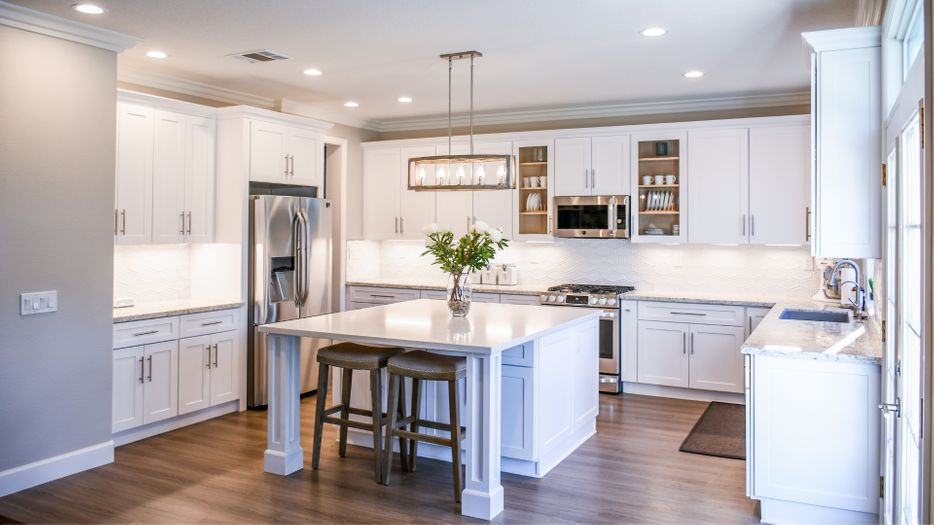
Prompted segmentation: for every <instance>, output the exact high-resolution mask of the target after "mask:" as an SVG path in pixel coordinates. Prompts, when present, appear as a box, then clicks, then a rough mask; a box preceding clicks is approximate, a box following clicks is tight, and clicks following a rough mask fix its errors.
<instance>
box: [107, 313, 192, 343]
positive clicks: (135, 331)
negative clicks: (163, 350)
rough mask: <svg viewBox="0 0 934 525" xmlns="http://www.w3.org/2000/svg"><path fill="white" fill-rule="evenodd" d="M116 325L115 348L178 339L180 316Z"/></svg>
mask: <svg viewBox="0 0 934 525" xmlns="http://www.w3.org/2000/svg"><path fill="white" fill-rule="evenodd" d="M113 326H114V334H113V340H114V348H125V347H128V346H137V345H147V344H150V343H159V342H162V341H171V340H172V339H178V317H161V318H159V319H146V320H145V321H131V322H129V323H117V324H115V325H113Z"/></svg>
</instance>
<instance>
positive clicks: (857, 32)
mask: <svg viewBox="0 0 934 525" xmlns="http://www.w3.org/2000/svg"><path fill="white" fill-rule="evenodd" d="M801 38H802V39H804V42H805V43H807V45H809V46H811V49H813V50H814V52H815V53H819V52H821V51H834V50H839V49H857V48H861V47H879V46H880V45H882V29H881V28H880V27H879V26H865V27H848V28H845V29H831V30H828V31H809V32H807V33H801Z"/></svg>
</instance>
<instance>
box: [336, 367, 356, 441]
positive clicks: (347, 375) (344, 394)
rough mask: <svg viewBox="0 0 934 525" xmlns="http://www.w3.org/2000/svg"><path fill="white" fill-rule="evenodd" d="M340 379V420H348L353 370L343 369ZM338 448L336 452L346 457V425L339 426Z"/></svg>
mask: <svg viewBox="0 0 934 525" xmlns="http://www.w3.org/2000/svg"><path fill="white" fill-rule="evenodd" d="M343 372H344V374H343V377H342V378H341V419H349V418H350V386H351V385H352V384H353V370H351V369H349V368H344V369H343ZM340 427H341V431H340V447H339V448H338V452H339V453H340V456H341V457H344V456H345V455H347V425H340Z"/></svg>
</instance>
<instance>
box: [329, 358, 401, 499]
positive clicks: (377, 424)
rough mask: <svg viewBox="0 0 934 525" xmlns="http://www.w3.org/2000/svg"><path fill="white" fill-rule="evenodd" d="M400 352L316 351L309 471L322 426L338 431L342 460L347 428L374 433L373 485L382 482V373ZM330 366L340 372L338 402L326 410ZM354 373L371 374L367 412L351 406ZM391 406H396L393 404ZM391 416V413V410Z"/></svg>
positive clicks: (384, 421) (345, 447) (345, 446)
mask: <svg viewBox="0 0 934 525" xmlns="http://www.w3.org/2000/svg"><path fill="white" fill-rule="evenodd" d="M402 352H404V350H403V349H402V348H398V347H385V346H367V345H361V344H357V343H338V344H334V345H330V346H326V347H324V348H322V349H320V350H318V364H319V365H320V367H319V370H318V399H317V410H316V411H315V438H314V450H313V452H312V456H311V467H312V468H313V469H315V470H317V469H318V460H319V459H320V457H321V434H322V431H323V430H324V424H325V423H330V424H332V425H337V426H339V427H340V447H339V451H340V456H341V457H344V456H345V455H346V453H347V428H348V427H353V428H359V429H362V430H369V431H371V432H372V433H373V453H374V454H375V455H376V467H375V473H376V482H377V483H379V482H380V481H382V465H383V462H382V450H383V447H382V442H381V440H380V437H381V434H380V431H381V430H382V427H383V426H384V425H385V423H386V419H385V417H386V415H385V414H383V411H382V406H383V405H382V404H383V401H382V394H383V387H382V371H383V369H384V368H386V364H387V362H388V361H389V358H391V357H392V356H394V355H397V354H400V353H402ZM332 366H333V367H337V368H341V369H342V370H343V380H342V381H341V402H340V404H337V405H334V406H332V407H331V408H325V403H326V401H327V400H326V398H327V392H328V379H329V378H330V376H331V374H330V370H331V367H332ZM354 370H369V371H370V393H371V398H370V401H371V405H370V410H365V409H361V408H352V407H351V406H350V387H351V384H352V381H353V371H354ZM393 402H394V403H395V401H393ZM400 402H401V400H400ZM337 412H340V417H333V416H331V414H335V413H337ZM390 412H394V411H393V410H390ZM351 414H353V415H359V416H367V417H369V418H371V422H369V423H366V422H363V421H356V420H353V419H350V415H351ZM399 445H400V447H403V445H404V442H403V440H402V439H401V438H400V439H399ZM403 448H404V447H403Z"/></svg>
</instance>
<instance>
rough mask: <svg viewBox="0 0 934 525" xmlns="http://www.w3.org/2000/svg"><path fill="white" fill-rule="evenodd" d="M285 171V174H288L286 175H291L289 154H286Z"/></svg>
mask: <svg viewBox="0 0 934 525" xmlns="http://www.w3.org/2000/svg"><path fill="white" fill-rule="evenodd" d="M284 173H285V176H286V177H288V176H289V156H288V154H286V156H285V172H284Z"/></svg>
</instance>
